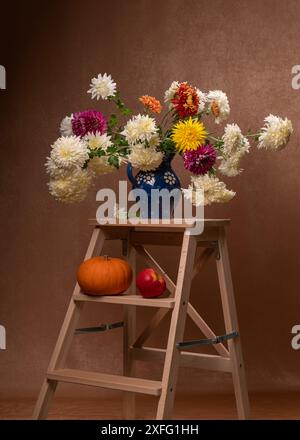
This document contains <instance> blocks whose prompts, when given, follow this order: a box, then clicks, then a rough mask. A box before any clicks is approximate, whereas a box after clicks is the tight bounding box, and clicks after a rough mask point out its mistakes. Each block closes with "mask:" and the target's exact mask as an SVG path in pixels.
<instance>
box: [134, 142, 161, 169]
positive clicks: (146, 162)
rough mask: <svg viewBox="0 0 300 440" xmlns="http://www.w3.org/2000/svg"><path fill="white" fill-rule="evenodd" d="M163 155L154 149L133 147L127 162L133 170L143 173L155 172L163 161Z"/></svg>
mask: <svg viewBox="0 0 300 440" xmlns="http://www.w3.org/2000/svg"><path fill="white" fill-rule="evenodd" d="M163 157H164V155H163V153H162V152H161V151H156V149H155V148H151V147H145V146H144V145H143V144H136V145H133V146H132V148H131V152H130V154H129V156H128V161H129V162H130V163H131V164H132V166H133V167H135V168H140V169H141V170H143V171H151V170H155V169H156V168H157V167H158V166H159V165H160V164H161V162H162V160H163Z"/></svg>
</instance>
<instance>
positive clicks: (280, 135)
mask: <svg viewBox="0 0 300 440" xmlns="http://www.w3.org/2000/svg"><path fill="white" fill-rule="evenodd" d="M292 133H293V125H292V122H291V121H290V120H289V119H287V118H285V119H282V118H280V117H279V116H274V115H269V116H267V117H266V118H265V126H264V127H263V128H262V130H261V134H260V136H259V138H258V145H257V147H258V148H268V149H270V150H282V148H284V147H285V146H286V144H287V143H288V141H289V138H290V135H291V134H292Z"/></svg>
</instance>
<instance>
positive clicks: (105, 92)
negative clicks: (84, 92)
mask: <svg viewBox="0 0 300 440" xmlns="http://www.w3.org/2000/svg"><path fill="white" fill-rule="evenodd" d="M90 87H91V88H90V89H89V90H88V93H91V94H92V99H94V98H96V99H97V100H98V99H99V98H102V99H108V98H109V97H110V96H114V95H115V94H116V90H117V84H116V83H115V82H114V81H113V79H112V77H111V75H107V74H106V73H104V75H101V73H99V74H98V76H96V77H95V78H92V81H91V84H90Z"/></svg>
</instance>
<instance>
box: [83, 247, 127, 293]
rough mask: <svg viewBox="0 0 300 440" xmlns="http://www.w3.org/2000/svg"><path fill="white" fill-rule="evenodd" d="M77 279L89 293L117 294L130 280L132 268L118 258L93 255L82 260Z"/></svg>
mask: <svg viewBox="0 0 300 440" xmlns="http://www.w3.org/2000/svg"><path fill="white" fill-rule="evenodd" d="M77 281H78V284H79V285H80V287H81V289H82V290H83V292H84V293H88V294H89V295H117V294H118V293H122V292H124V291H125V290H127V289H128V288H129V286H130V284H131V282H132V270H131V267H130V266H129V264H128V263H127V261H125V260H121V259H120V258H110V257H108V256H107V255H105V256H104V257H94V258H90V259H89V260H86V261H84V262H83V263H82V264H81V265H80V267H79V269H78V272H77Z"/></svg>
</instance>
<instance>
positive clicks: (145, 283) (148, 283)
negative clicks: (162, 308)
mask: <svg viewBox="0 0 300 440" xmlns="http://www.w3.org/2000/svg"><path fill="white" fill-rule="evenodd" d="M136 286H137V288H138V289H139V291H140V293H141V295H142V296H144V297H145V298H156V297H157V296H160V295H162V294H163V293H164V291H165V290H166V282H165V280H164V279H163V277H161V276H160V275H158V273H156V272H155V270H153V269H144V270H142V271H141V272H140V273H139V274H138V276H137V278H136Z"/></svg>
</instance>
